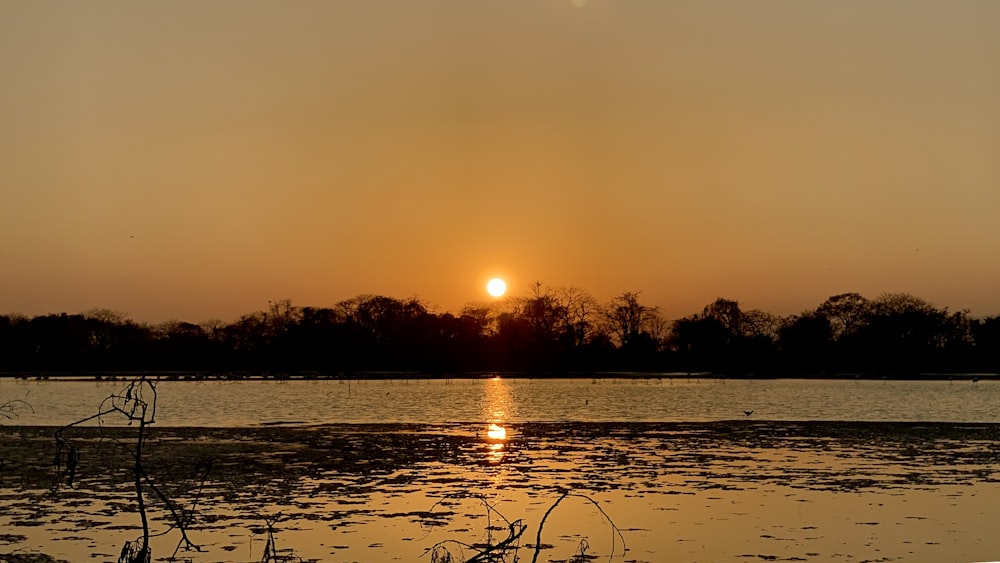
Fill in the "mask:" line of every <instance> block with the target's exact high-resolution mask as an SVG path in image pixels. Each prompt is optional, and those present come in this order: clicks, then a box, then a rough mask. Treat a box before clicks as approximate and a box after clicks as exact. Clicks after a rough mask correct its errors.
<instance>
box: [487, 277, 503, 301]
mask: <svg viewBox="0 0 1000 563" xmlns="http://www.w3.org/2000/svg"><path fill="white" fill-rule="evenodd" d="M486 292H487V293H489V294H490V295H492V296H493V297H500V296H501V295H503V294H504V293H506V292H507V284H506V282H504V281H503V280H502V279H500V278H493V279H491V280H490V281H489V283H487V284H486Z"/></svg>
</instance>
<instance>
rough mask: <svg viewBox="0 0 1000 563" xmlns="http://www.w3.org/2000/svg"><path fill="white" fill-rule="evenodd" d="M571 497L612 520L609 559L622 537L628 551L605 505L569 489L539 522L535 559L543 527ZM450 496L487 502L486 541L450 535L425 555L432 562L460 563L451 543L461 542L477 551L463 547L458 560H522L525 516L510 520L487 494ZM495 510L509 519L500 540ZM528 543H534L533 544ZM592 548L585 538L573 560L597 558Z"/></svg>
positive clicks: (534, 559)
mask: <svg viewBox="0 0 1000 563" xmlns="http://www.w3.org/2000/svg"><path fill="white" fill-rule="evenodd" d="M570 497H577V498H581V499H583V500H585V501H587V502H589V503H590V504H592V505H594V507H596V508H597V510H598V512H599V513H600V514H601V517H602V519H604V520H605V521H607V522H608V524H609V525H610V526H611V553H610V554H609V556H608V561H611V560H612V559H613V558H614V556H615V546H616V545H617V543H618V542H619V541H620V542H621V545H622V552H623V553H624V550H625V537H624V536H623V535H622V532H621V530H620V529H619V528H618V526H617V525H616V524H615V523H614V521H613V520H612V519H611V517H610V516H608V513H607V512H605V511H604V509H603V508H601V506H600V504H598V503H597V501H595V500H594V499H592V498H591V497H589V496H587V495H584V494H579V493H571V492H569V491H566V492H563V493H562V494H561V495H560V496H559V498H558V499H556V501H555V502H553V503H552V505H551V506H549V508H548V510H546V511H545V514H544V515H543V516H542V520H541V521H540V522H539V524H538V532H537V534H536V536H535V545H534V553H533V556H532V559H531V562H532V563H537V561H538V557H539V555H540V554H541V550H542V547H543V545H544V544H543V543H542V531H543V528H544V527H545V522H546V521H547V520H548V518H549V516H550V515H551V514H552V512H553V511H554V510H555V509H556V507H557V506H559V504H560V503H561V502H562V501H563V500H565V499H567V498H570ZM449 498H475V499H478V500H480V501H482V503H483V505H484V506H485V507H486V517H487V524H486V529H487V537H486V543H485V544H477V545H470V544H467V543H464V542H461V541H458V540H453V539H447V540H443V541H440V542H438V543H436V544H434V545H432V546H431V547H430V548H428V549H427V550H426V551H425V552H424V553H423V554H422V555H421V556H424V555H427V554H428V553H430V555H431V563H456V559H455V558H454V556H453V555H452V553H451V552H450V551H449V550H448V548H447V546H448V545H454V546H458V547H459V548H460V550H462V551H464V550H471V551H475V554H474V555H472V556H471V557H469V558H468V559H466V558H465V556H464V554H462V551H460V552H459V553H460V556H461V557H460V559H458V561H462V562H464V563H506V562H507V561H508V560H509V561H510V562H512V563H514V562H517V561H519V558H518V555H517V554H518V550H519V549H520V545H519V541H520V538H521V536H522V535H523V534H524V532H525V531H526V530H527V529H528V526H527V525H526V524H524V523H523V521H522V520H520V519H519V520H514V521H513V522H512V521H510V520H508V519H507V518H506V517H505V516H504V515H503V514H501V513H500V511H499V510H497V509H496V506H495V505H492V504H490V503H489V501H488V500H487V499H486V497H485V496H483V495H467V494H462V495H449V496H447V497H445V499H449ZM445 499H442V500H439V501H438V502H436V503H434V506H432V507H431V509H430V510H429V511H428V514H430V513H431V512H433V510H434V508H436V507H437V506H438V505H439V504H441V503H442V502H444V500H445ZM492 514H496V515H497V516H499V517H500V518H502V519H503V521H504V522H505V523H506V530H507V537H506V538H504V539H502V540H500V541H497V542H496V543H494V542H493V534H492V531H493V530H494V529H496V528H495V527H494V526H493V524H492V522H491V519H490V518H491V515H492ZM528 547H531V546H530V545H529V546H528ZM589 549H590V543H589V542H588V541H587V540H586V539H581V540H580V543H579V545H578V546H577V552H576V553H575V554H574V555H573V556H572V557H571V558H570V561H576V562H583V561H588V560H591V559H593V558H594V556H593V555H589V554H587V551H588V550H589Z"/></svg>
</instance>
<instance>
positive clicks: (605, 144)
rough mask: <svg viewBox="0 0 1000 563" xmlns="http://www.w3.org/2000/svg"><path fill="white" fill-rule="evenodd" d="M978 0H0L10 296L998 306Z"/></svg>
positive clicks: (1, 263)
mask: <svg viewBox="0 0 1000 563" xmlns="http://www.w3.org/2000/svg"><path fill="white" fill-rule="evenodd" d="M998 218H1000V2H996V1H995V0H960V1H945V0H934V1H930V0H882V1H879V2H871V1H869V0H838V1H836V2H819V1H802V0H769V1H766V2H765V1H761V2H746V1H743V0H690V1H667V0H586V1H584V0H419V1H414V0H336V1H327V2H324V1H305V0H296V1H291V2H271V1H257V0H239V1H236V0H233V1H212V0H209V1H197V2H195V1H180V2H131V1H117V0H98V1H95V2H76V1H68V0H67V1H51V0H33V1H31V2H22V1H16V0H0V313H15V312H16V313H22V314H26V315H29V316H34V315H40V314H47V313H58V312H81V311H86V310H89V309H93V308H110V309H114V310H118V311H122V312H125V313H126V314H128V315H129V316H130V317H131V318H133V319H136V320H140V321H144V322H162V321H165V320H169V319H180V320H187V321H191V322H199V321H203V320H207V319H221V320H225V321H231V320H235V319H236V318H237V317H238V316H240V315H242V314H245V313H250V312H253V311H258V310H263V309H265V308H266V307H267V302H268V301H269V300H275V299H291V300H292V301H293V303H294V304H297V305H302V306H314V307H324V306H330V305H333V304H334V303H336V302H338V301H341V300H344V299H348V298H350V297H353V296H355V295H358V294H368V293H373V294H382V295H388V296H392V297H398V298H409V297H419V298H421V299H423V300H425V301H426V302H428V303H429V304H430V305H431V306H432V307H433V309H434V310H436V311H438V312H445V311H451V312H458V311H459V310H460V309H461V308H462V307H463V306H464V305H466V304H468V303H471V302H476V301H485V300H486V299H487V298H488V296H487V294H486V291H485V285H486V281H487V280H488V279H489V278H491V277H493V276H501V277H503V278H505V279H506V280H507V284H508V288H509V294H510V295H515V296H516V295H525V294H527V292H528V291H529V288H530V286H531V284H532V283H533V282H535V281H541V282H542V283H543V284H545V285H547V286H550V287H558V286H577V287H581V288H584V289H587V290H589V291H590V292H591V293H592V294H593V295H594V296H595V297H596V298H598V299H599V300H602V301H604V300H607V299H609V298H611V297H613V296H614V295H617V294H620V293H622V292H623V291H641V292H642V293H641V294H640V295H641V300H642V301H643V302H645V303H647V304H650V305H658V306H659V307H661V312H662V313H663V315H664V316H665V317H667V318H679V317H682V316H687V315H690V314H693V313H696V312H699V311H700V310H701V309H702V308H703V307H704V306H705V305H706V304H708V303H710V302H711V301H713V300H714V299H716V298H717V297H725V298H729V299H736V300H738V301H739V302H740V303H741V305H742V306H743V307H744V308H745V309H763V310H766V311H770V312H772V313H775V314H782V315H784V314H795V313H798V312H801V311H803V310H806V309H811V308H815V307H816V306H818V305H819V304H820V303H822V302H823V301H824V300H825V299H826V298H827V297H829V296H831V295H835V294H838V293H845V292H858V293H861V294H863V295H866V296H868V297H876V296H878V295H879V294H882V293H886V292H909V293H912V294H914V295H916V296H918V297H922V298H924V299H926V300H928V301H930V302H932V303H933V304H935V305H937V306H939V307H949V308H950V309H951V310H961V309H969V310H970V311H971V312H972V314H974V315H980V316H984V315H996V314H1000V219H998Z"/></svg>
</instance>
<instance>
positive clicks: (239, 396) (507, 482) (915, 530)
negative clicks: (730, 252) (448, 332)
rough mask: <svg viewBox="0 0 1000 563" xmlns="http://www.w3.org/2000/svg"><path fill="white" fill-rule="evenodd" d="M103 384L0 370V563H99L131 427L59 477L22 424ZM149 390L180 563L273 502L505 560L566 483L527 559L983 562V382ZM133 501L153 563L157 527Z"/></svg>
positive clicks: (244, 532)
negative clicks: (513, 524)
mask: <svg viewBox="0 0 1000 563" xmlns="http://www.w3.org/2000/svg"><path fill="white" fill-rule="evenodd" d="M126 384H127V383H126V382H123V381H37V380H11V379H0V403H3V402H4V401H7V400H11V399H22V400H25V401H27V402H28V403H30V404H31V406H32V408H33V410H34V412H29V411H25V410H21V411H19V412H18V416H17V417H16V418H13V419H9V420H8V419H2V418H0V460H3V462H4V465H2V466H0V467H2V468H3V470H2V471H0V560H3V558H4V554H5V553H12V552H18V553H22V554H23V553H47V554H49V555H53V556H56V557H59V558H61V559H65V560H69V561H85V560H87V561H115V560H116V559H117V553H118V552H119V551H120V549H121V545H122V544H123V542H124V541H126V540H131V539H135V538H136V537H137V535H138V526H139V519H138V515H137V513H136V502H135V498H134V491H133V490H132V487H131V482H130V480H131V473H130V472H129V471H128V469H127V468H128V467H129V464H130V458H129V457H128V454H127V450H126V449H124V448H121V447H120V445H122V444H124V445H128V444H129V440H130V439H134V438H130V436H134V434H135V428H100V429H99V428H93V427H90V428H76V429H71V430H69V431H68V435H69V436H70V437H71V439H73V440H74V441H75V443H76V444H77V445H78V446H79V448H80V452H81V456H80V459H81V462H80V468H79V472H78V474H77V476H76V480H75V481H74V483H73V484H72V485H67V484H65V482H64V479H62V477H61V476H60V474H59V472H58V468H55V467H53V465H52V459H53V455H54V447H55V443H54V442H55V441H54V439H53V438H52V428H46V426H49V427H51V426H62V425H65V424H68V423H71V422H73V421H76V420H80V419H83V418H86V417H89V416H92V415H93V414H94V413H96V412H97V411H98V410H99V408H100V405H101V403H102V401H104V400H105V399H107V398H108V397H109V396H111V395H112V394H115V393H119V392H120V391H121V390H122V389H124V387H125V386H126ZM157 393H158V394H157V416H156V424H155V431H154V432H151V433H150V434H149V436H150V438H149V441H148V442H146V445H145V447H144V458H145V463H146V464H147V466H148V469H149V471H150V473H151V474H152V478H153V479H154V480H156V481H157V482H159V483H160V485H161V486H163V487H167V488H168V490H169V491H171V493H170V494H171V495H172V496H173V497H174V499H175V501H176V502H178V503H179V505H181V506H184V507H192V506H196V507H197V510H196V511H195V512H196V517H195V520H194V521H193V524H192V529H191V535H192V537H193V540H194V541H195V542H196V543H197V544H199V545H201V546H202V547H203V549H204V551H203V552H199V553H194V552H181V553H180V554H179V555H180V556H181V557H183V558H184V560H188V561H192V562H195V563H210V562H218V561H238V562H247V563H249V562H254V561H260V559H261V552H262V549H263V546H264V543H265V539H264V529H263V527H262V526H263V524H262V522H263V518H264V517H276V515H278V514H280V515H281V519H280V521H279V522H278V525H277V528H276V533H277V540H278V542H279V544H280V546H281V547H282V548H289V549H294V550H295V553H296V554H297V555H298V556H300V557H302V558H303V559H304V560H318V561H333V562H335V563H339V562H345V563H347V562H356V561H428V560H429V557H428V556H427V555H426V551H427V550H428V549H430V548H432V547H433V546H435V545H438V544H439V543H441V542H444V544H445V545H447V546H449V547H450V548H451V549H452V550H455V551H456V553H455V555H456V556H457V555H459V554H458V553H457V551H458V550H459V549H460V548H459V547H458V546H460V545H461V544H465V545H471V544H476V543H478V542H483V541H488V538H490V537H491V535H490V534H494V536H493V537H495V535H496V534H502V531H496V530H497V529H495V528H491V526H494V527H495V526H496V524H497V518H499V513H502V514H503V515H505V516H506V517H510V518H511V519H512V520H513V519H515V518H523V519H524V522H525V523H526V524H527V525H528V526H529V533H528V534H526V536H525V538H526V539H525V540H524V541H523V542H522V544H521V545H522V546H523V547H522V549H521V551H520V553H519V554H518V557H519V560H522V561H527V560H530V558H531V549H530V548H529V547H528V544H530V543H532V542H533V541H534V533H536V531H540V530H541V528H542V522H543V518H544V515H545V514H547V511H548V509H549V508H550V507H552V506H553V503H554V501H555V500H556V499H558V498H559V495H560V493H561V492H562V491H566V490H569V491H573V492H575V493H578V494H580V495H582V496H580V497H575V498H570V499H567V501H566V502H565V504H563V505H561V506H560V507H559V508H558V509H556V510H554V511H553V512H552V518H551V519H549V520H548V521H546V522H545V523H544V532H545V533H544V539H543V542H542V543H543V544H545V545H546V546H548V547H546V549H545V551H544V552H543V554H542V558H541V559H540V560H541V561H568V560H570V558H571V557H572V556H573V554H574V553H575V552H576V551H577V549H578V546H579V545H581V541H582V540H586V542H587V544H588V545H589V546H590V551H589V552H588V554H593V555H596V556H598V557H599V559H598V560H602V561H611V562H613V563H624V562H640V563H653V562H659V561H756V560H785V561H833V560H844V561H862V560H869V561H917V562H927V563H931V562H937V561H986V560H998V559H1000V536H997V535H996V534H995V528H996V522H997V510H996V508H995V507H996V506H997V504H998V502H1000V478H998V475H1000V473H998V470H997V468H1000V425H998V424H996V423H997V422H998V418H1000V382H994V381H981V382H979V383H972V382H971V381H954V382H949V381H871V380H834V381H829V380H827V381H823V380H794V379H783V380H717V379H707V378H706V379H700V380H699V379H687V378H674V379H670V378H661V379H657V378H647V379H642V378H636V379H592V378H580V379H530V378H525V379H506V378H490V379H475V380H463V379H455V380H443V379H432V380H395V381H387V380H369V381H350V382H348V381H261V380H252V381H233V382H228V381H227V382H223V381H162V382H159V383H158V385H157ZM147 399H148V397H147ZM747 411H752V413H751V414H750V415H746V414H745V412H747ZM810 421H812V422H810ZM837 421H842V422H837ZM858 421H865V422H872V423H873V424H867V423H858ZM879 421H882V422H884V424H877V423H876V422H879ZM103 422H105V423H106V424H107V425H108V426H120V425H121V421H120V420H118V421H116V420H115V419H114V418H113V417H107V419H106V420H104V421H103ZM928 422H931V423H941V424H925V423H928ZM945 423H958V424H945ZM972 423H987V424H972ZM93 424H96V421H91V423H90V425H91V426H93ZM32 427H33V428H32ZM497 427H500V428H504V429H505V430H506V432H504V433H503V434H490V429H491V428H497ZM114 436H118V437H119V438H120V439H122V442H121V443H119V442H116V441H115V439H114ZM98 437H100V439H97V438H98ZM206 459H207V460H211V461H212V469H211V472H210V474H209V475H208V478H207V480H205V481H204V482H202V481H201V480H200V478H198V477H197V472H196V468H197V467H199V464H200V463H202V462H203V461H204V460H206ZM60 482H62V484H60ZM470 495H471V496H470ZM147 500H148V501H149V511H150V516H151V519H152V522H153V532H154V533H159V532H163V533H164V535H162V536H158V537H156V538H154V558H155V559H157V560H162V559H163V558H165V557H166V556H167V555H169V554H170V553H171V552H172V551H173V550H174V548H175V547H176V545H177V542H178V534H177V532H176V531H171V530H170V528H169V523H168V514H167V511H166V510H165V508H164V507H163V506H162V504H161V503H159V502H157V501H156V499H155V498H153V497H152V496H150V497H149V498H148V499H147ZM487 506H490V507H493V508H492V509H487V508H486V507H487ZM598 506H599V507H600V508H601V510H604V511H606V512H607V514H608V516H610V518H611V519H612V520H613V521H614V523H615V524H616V525H617V526H618V528H619V529H620V530H621V536H620V537H619V536H615V535H614V534H612V533H611V529H610V528H609V523H608V519H607V518H605V516H604V515H603V514H602V513H601V512H600V511H599V510H598V509H597V508H595V507H598ZM491 510H495V511H497V512H496V513H494V512H490V511H491ZM500 529H502V526H501V528H500ZM491 530H492V531H491ZM626 545H627V548H626ZM624 549H627V551H623V550H624ZM465 555H466V556H469V555H471V554H470V553H469V552H468V551H466V553H465ZM458 560H465V558H462V557H458ZM512 560H513V557H508V558H507V561H508V562H509V561H512Z"/></svg>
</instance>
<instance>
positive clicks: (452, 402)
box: [0, 377, 1000, 426]
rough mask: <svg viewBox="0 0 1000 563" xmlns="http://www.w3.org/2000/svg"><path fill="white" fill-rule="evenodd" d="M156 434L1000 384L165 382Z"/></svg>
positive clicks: (853, 409)
mask: <svg viewBox="0 0 1000 563" xmlns="http://www.w3.org/2000/svg"><path fill="white" fill-rule="evenodd" d="M123 385H124V383H123V382H121V381H53V380H47V381H38V380H12V379H0V398H4V399H7V400H9V399H25V400H27V401H28V402H30V403H31V404H32V406H33V407H34V410H35V412H34V413H33V414H27V413H26V414H23V415H22V416H21V417H20V418H19V419H18V423H20V424H30V425H62V424H67V423H69V422H71V421H74V420H78V419H80V418H83V417H86V416H89V415H90V414H93V413H95V412H96V411H97V407H98V406H99V405H100V403H101V401H102V400H104V399H105V398H107V397H108V396H109V395H111V394H112V393H115V392H116V391H118V390H119V389H121V388H122V387H123ZM158 390H159V399H158V411H157V412H158V414H157V421H156V422H157V424H159V425H161V426H256V425H262V424H330V423H341V422H351V423H366V422H371V423H384V422H401V423H409V422H413V423H442V422H477V421H486V422H564V421H572V422H626V421H627V422H693V421H712V420H729V419H737V418H744V417H745V415H744V412H745V411H753V414H752V415H751V417H752V418H753V419H760V420H845V421H896V422H901V421H912V422H921V421H940V422H1000V382H996V381H988V380H984V381H980V382H978V383H972V382H971V381H969V380H956V381H890V380H886V381H882V380H865V379H857V380H813V379H760V380H753V379H750V380H747V379H714V378H712V379H708V378H706V379H688V378H677V377H674V378H668V377H660V378H628V379H625V378H617V379H616V378H579V379H541V378H538V379H532V378H484V379H415V380H408V379H399V380H353V381H344V380H308V381H304V380H284V381H274V380H249V381H161V382H159V384H158Z"/></svg>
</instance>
